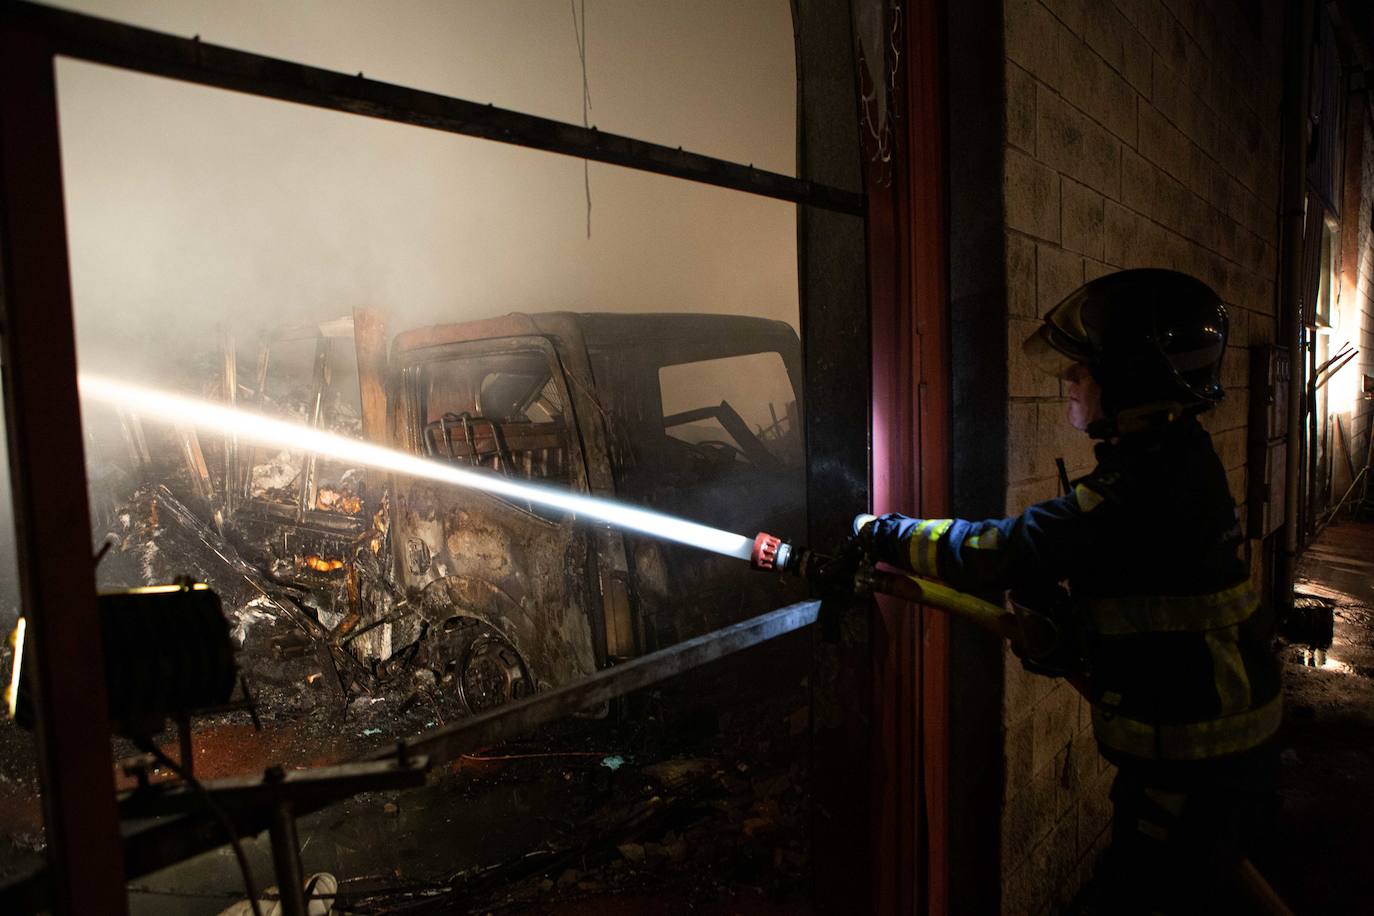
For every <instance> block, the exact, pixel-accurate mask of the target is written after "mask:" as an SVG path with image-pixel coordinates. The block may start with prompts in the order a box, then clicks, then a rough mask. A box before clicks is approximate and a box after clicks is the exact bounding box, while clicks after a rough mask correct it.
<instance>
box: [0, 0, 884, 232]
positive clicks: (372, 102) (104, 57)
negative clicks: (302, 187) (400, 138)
mask: <svg viewBox="0 0 1374 916" xmlns="http://www.w3.org/2000/svg"><path fill="white" fill-rule="evenodd" d="M0 20H2V21H4V22H7V23H13V24H15V25H18V26H21V27H23V28H26V29H29V30H32V31H34V32H37V33H39V34H42V35H43V36H44V37H45V38H46V39H47V40H48V41H50V42H51V43H52V47H53V48H54V50H55V51H56V53H58V54H63V55H66V56H68V57H75V58H79V59H81V60H87V61H91V62H93V63H98V64H107V65H109V66H113V67H122V68H124V69H126V70H135V71H138V72H140V73H148V74H151V75H153V76H164V77H170V78H171V79H178V80H185V81H186V82H188V83H198V84H200V85H203V86H213V87H217V88H220V89H229V90H233V91H236V92H246V93H249V94H251V95H257V96H262V97H264V98H273V99H280V100H282V101H286V102H296V103H299V104H301V105H311V106H314V107H316V108H326V109H330V110H332V111H343V112H349V113H351V114H358V115H364V116H367V117H370V118H379V119H381V120H384V121H396V122H398V123H401V124H413V125H416V126H419V127H428V128H430V129H432V130H441V131H446V132H448V133H454V134H463V135H466V136H469V137H480V138H482V139H485V140H495V141H497V142H500V143H511V144H514V145H516V146H525V147H529V148H531V149H540V150H545V151H547V152H551V153H560V154H563V155H567V156H576V157H577V158H579V159H589V160H592V161H594V162H605V163H608V164H610V165H619V166H624V167H626V168H632V169H639V170H640V171H645V172H654V173H657V174H659V175H667V176H670V177H673V178H683V179H686V180H688V181H696V182H700V183H702V184H710V185H715V186H717V187H722V188H730V189H732V190H736V191H744V192H746V193H749V194H758V195H760V196H763V197H772V198H776V199H778V200H786V201H791V202H793V203H798V204H805V205H808V206H811V207H819V208H821V209H823V210H833V211H836V212H839V213H847V214H850V215H853V216H862V215H863V212H864V206H865V202H864V196H863V195H862V194H860V193H857V192H854V191H846V190H843V189H841V188H837V187H832V186H829V185H825V184H821V183H819V182H815V181H807V180H804V179H799V178H793V177H791V176H789V175H782V174H779V173H777V172H767V171H764V170H763V169H756V168H754V167H753V165H741V164H739V163H736V162H728V161H726V160H723V159H715V158H712V157H710V156H703V155H701V154H699V153H691V152H687V151H685V150H683V149H681V148H680V147H679V148H674V147H671V146H663V145H660V144H657V143H647V142H645V141H643V140H635V139H633V138H631V137H624V136H618V135H616V134H609V133H604V132H602V131H599V130H597V129H596V128H595V127H590V128H588V127H582V126H581V125H580V124H567V123H564V122H562V121H554V120H551V119H549V118H539V117H535V116H533V115H527V114H523V113H521V112H518V111H511V110H509V109H506V108H497V107H496V106H494V105H483V104H480V103H478V102H470V101H467V100H465V99H455V98H451V97H449V96H444V95H439V94H438V93H434V92H424V91H421V90H418V89H411V88H409V87H406V86H397V85H394V84H392V83H383V82H380V81H378V80H372V79H367V78H365V77H364V76H363V74H362V73H361V72H359V73H356V74H353V73H339V72H337V71H334V70H325V69H323V68H320V67H307V66H305V65H304V64H297V63H292V62H291V61H286V60H281V59H278V58H273V57H266V56H264V55H261V54H250V53H248V52H246V51H236V50H234V49H232V48H224V47H219V46H217V45H212V44H210V43H208V42H203V41H201V40H200V38H199V36H197V37H196V38H194V39H186V38H178V37H176V36H174V35H167V34H164V33H161V32H155V31H153V30H151V29H141V28H137V27H135V26H131V25H125V24H123V23H120V22H114V21H111V20H108V19H100V18H98V17H95V16H86V15H83V14H81V13H71V12H68V11H66V10H57V9H52V8H50V7H45V6H41V5H39V4H35V3H25V2H18V0H7V2H5V3H0ZM855 158H856V159H857V157H855Z"/></svg>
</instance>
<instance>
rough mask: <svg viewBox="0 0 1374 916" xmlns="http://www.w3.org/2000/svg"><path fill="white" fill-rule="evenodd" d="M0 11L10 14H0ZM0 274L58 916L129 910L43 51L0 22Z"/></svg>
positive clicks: (53, 95) (17, 505)
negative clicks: (1, 88)
mask: <svg viewBox="0 0 1374 916" xmlns="http://www.w3.org/2000/svg"><path fill="white" fill-rule="evenodd" d="M5 9H7V7H5ZM0 86H2V87H3V88H4V91H3V92H0V274H2V275H3V292H0V300H2V302H0V308H2V309H3V335H0V341H2V343H0V351H2V352H3V358H4V367H3V373H4V389H5V390H4V398H5V422H6V427H7V429H8V431H9V462H10V474H11V486H12V491H13V499H14V516H15V524H16V527H17V529H18V531H17V533H18V538H17V544H18V553H19V573H20V574H19V582H20V586H21V594H22V601H23V608H24V613H25V616H26V618H27V621H28V631H27V632H28V639H27V646H26V651H25V653H24V669H25V671H24V673H25V676H26V677H27V678H28V681H27V685H28V688H29V689H30V690H31V691H32V695H33V697H34V700H35V706H36V712H37V715H36V717H35V718H36V719H37V732H38V759H39V766H40V769H41V776H42V786H43V816H44V817H43V820H44V825H45V827H46V829H47V853H48V862H49V863H50V873H51V874H53V875H54V876H55V880H54V881H53V882H52V887H51V891H52V894H53V896H52V905H53V909H54V911H55V912H57V913H80V914H85V913H102V914H103V913H111V914H118V913H124V912H126V911H127V906H128V902H127V899H126V896H125V892H124V870H123V864H122V862H121V860H120V847H119V827H118V822H117V821H116V818H115V797H114V789H115V786H114V767H113V760H112V756H111V751H110V720H109V712H108V710H109V707H108V704H107V701H106V693H105V660H104V656H103V652H102V649H101V637H100V618H99V616H98V614H97V610H96V601H95V567H94V564H92V562H91V523H90V513H89V508H88V507H87V505H86V484H85V481H86V461H85V457H84V454H83V450H82V435H81V413H80V408H79V404H78V400H77V391H76V344H75V340H74V335H73V324H72V299H71V286H70V282H69V279H68V265H67V234H66V224H65V217H64V209H63V202H62V170H61V164H60V159H59V153H58V146H59V143H58V127H57V90H56V85H55V80H54V74H53V58H52V53H51V49H50V47H48V45H47V44H46V42H45V40H44V38H43V36H42V35H41V34H35V33H34V32H32V31H31V30H27V29H25V28H24V26H23V24H22V23H16V22H14V21H12V20H10V18H9V17H5V18H4V20H2V21H0Z"/></svg>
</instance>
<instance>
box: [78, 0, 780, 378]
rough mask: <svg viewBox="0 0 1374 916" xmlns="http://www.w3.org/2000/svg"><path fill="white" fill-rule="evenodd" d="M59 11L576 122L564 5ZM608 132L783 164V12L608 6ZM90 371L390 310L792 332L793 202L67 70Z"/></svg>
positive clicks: (122, 4)
mask: <svg viewBox="0 0 1374 916" xmlns="http://www.w3.org/2000/svg"><path fill="white" fill-rule="evenodd" d="M66 5H68V6H71V7H74V8H77V9H81V10H82V11H86V12H92V13H95V14H97V15H105V16H110V17H112V18H118V19H122V20H125V21H130V22H134V23H135V24H146V25H150V26H152V27H155V28H160V29H163V30H167V31H172V32H176V33H181V34H199V35H200V36H201V38H202V40H204V41H209V42H215V43H221V44H227V45H230V46H234V47H243V48H247V49H252V50H254V51H259V52H261V53H266V54H272V55H278V56H282V57H286V58H289V59H297V60H301V61H303V62H306V63H311V64H317V65H320V66H326V67H330V68H333V69H338V70H342V71H345V72H358V71H363V72H364V73H366V74H367V75H368V76H370V77H373V78H377V79H382V80H388V81H392V82H396V83H400V84H404V85H411V86H416V87H418V88H423V89H429V90H435V91H440V92H444V93H448V94H453V95H457V96H459V97H462V98H469V99H473V100H475V101H480V102H486V101H490V102H493V103H494V104H497V105H501V106H505V107H510V108H514V109H517V110H522V111H528V112H530V113H534V114H539V115H543V116H548V117H553V118H557V119H559V120H564V121H569V122H577V121H579V120H580V117H581V111H582V109H581V102H582V71H581V62H580V60H579V57H578V51H577V43H576V41H575V36H574V33H573V27H572V22H571V18H570V16H569V13H568V7H567V5H566V4H565V3H561V2H553V0H550V2H546V3H529V2H526V3H507V2H493V3H476V4H471V3H469V4H463V5H462V6H453V5H445V4H406V5H399V6H398V5H393V4H386V5H384V4H376V3H353V4H339V3H313V4H312V3H294V4H277V3H265V2H264V3H250V4H212V3H201V4H165V3H156V2H150V0H103V2H80V3H69V4H66ZM587 18H588V25H587V35H588V49H587V53H588V81H589V83H590V86H591V88H592V92H593V97H594V99H595V102H596V107H595V109H594V110H593V112H592V121H593V123H596V124H597V125H598V126H599V127H600V129H602V130H608V131H614V132H617V133H625V134H629V135H631V136H637V137H642V138H645V139H650V140H654V141H658V142H662V143H667V144H671V145H674V146H677V145H681V146H683V147H684V148H686V149H691V150H695V151H700V152H706V153H709V154H713V155H719V156H722V157H724V158H729V159H733V160H738V161H743V162H753V163H755V164H757V165H759V166H761V167H764V168H770V169H774V170H778V171H783V172H788V173H791V172H792V171H793V168H794V160H795V154H794V122H795V118H794V95H795V81H794V76H793V72H792V71H793V65H792V53H793V52H792V33H791V25H790V13H789V10H788V6H787V3H786V2H785V0H777V2H774V3H750V4H734V3H729V2H716V3H709V4H692V5H688V6H684V7H682V8H674V5H671V4H653V5H649V4H644V5H640V4H629V3H616V4H606V5H605V6H604V8H603V7H602V6H601V5H596V4H593V5H591V6H590V8H589V9H588V10H587ZM58 82H59V104H60V110H61V119H62V147H63V169H64V176H65V180H66V192H67V207H68V229H69V235H70V239H71V256H72V282H73V289H74V293H75V299H76V309H77V325H78V333H79V338H80V344H81V361H82V364H83V366H84V367H88V368H99V369H102V370H104V369H112V368H121V369H123V370H124V371H128V370H129V369H130V368H131V365H130V364H131V361H133V362H135V363H136V364H137V367H138V368H139V369H141V370H144V371H143V372H140V373H139V374H145V373H146V372H148V371H151V372H154V373H155V372H157V371H158V370H159V369H160V368H162V367H164V366H166V365H167V364H168V363H169V362H170V363H175V362H177V361H179V360H184V359H186V358H188V356H189V355H190V354H192V353H194V352H196V351H199V350H203V349H205V347H204V343H205V342H206V340H207V338H208V337H209V335H211V334H212V333H213V332H214V330H215V328H216V326H218V325H220V324H231V325H232V326H233V327H234V328H235V330H236V331H238V332H239V333H240V334H251V333H254V332H256V331H257V330H260V329H262V328H265V327H269V326H273V325H276V324H280V323H297V324H308V323H312V322H316V321H320V320H326V319H329V318H333V317H336V316H338V315H343V314H348V313H349V312H350V310H351V309H352V308H353V307H354V306H359V305H366V306H371V307H377V308H381V309H382V310H384V311H386V312H387V313H388V314H389V317H390V319H391V325H392V328H393V330H400V329H403V328H405V327H412V326H417V325H422V324H431V323H437V322H447V321H461V320H467V319H471V318H478V317H485V316H488V315H493V314H501V313H504V312H509V311H526V312H537V311H548V310H556V309H572V310H585V311H694V312H698V311H699V312H723V313H743V314H756V315H764V316H767V317H774V318H780V319H782V320H787V321H792V322H794V323H795V321H796V314H797V299H796V257H795V242H794V237H795V210H794V208H793V207H792V206H791V205H790V204H785V203H781V202H777V201H771V200H765V199H762V198H757V197H752V196H750V195H746V194H741V193H738V192H732V191H726V190H721V189H716V188H709V187H705V186H701V185H696V184H692V183H689V182H684V181H679V180H675V179H669V178H663V177H660V176H653V175H648V174H645V173H637V172H634V171H632V170H625V169H619V168H615V167H611V166H602V165H599V164H595V163H593V164H592V165H591V170H590V172H591V174H590V178H591V193H592V198H593V203H594V208H595V219H594V221H593V232H592V237H591V238H590V239H587V238H586V197H585V192H584V186H583V176H582V170H583V163H582V162H581V161H580V160H577V159H572V158H568V157H563V156H557V155H553V154H549V153H542V152H536V151H531V150H525V149H521V148H519V147H513V146H509V145H504V144H496V143H491V142H488V141H482V140H475V139H469V138H466V137H459V136H455V135H450V134H443V133H439V132H434V131H427V130H424V129H420V128H415V127H410V126H405V125H396V124H389V123H385V122H381V121H376V120H372V119H367V118H362V117H357V116H351V115H345V114H338V113H334V112H326V111H320V110H315V109H310V108H306V107H303V106H297V105H291V104H288V103H283V102H276V101H270V100H262V99H257V98H253V97H250V96H247V95H242V94H237V93H231V92H225V91H220V90H212V89H205V88H201V87H196V86H191V85H189V84H184V83H178V82H175V81H171V80H164V79H159V78H154V77H147V76H142V75H138V74H132V73H127V72H122V71H118V70H114V69H111V68H108V67H103V66H97V65H91V64H84V63H80V62H74V61H62V62H60V64H59V67H58Z"/></svg>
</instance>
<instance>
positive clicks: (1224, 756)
mask: <svg viewBox="0 0 1374 916" xmlns="http://www.w3.org/2000/svg"><path fill="white" fill-rule="evenodd" d="M1226 335H1227V314H1226V309H1225V307H1224V306H1223V304H1222V303H1221V300H1220V299H1219V297H1218V296H1217V294H1216V293H1215V292H1213V290H1212V289H1211V288H1209V287H1208V286H1207V285H1206V284H1204V283H1202V282H1200V281H1199V280H1196V279H1194V278H1192V277H1189V276H1187V275H1185V274H1181V273H1177V272H1174V271H1168V270H1127V271H1121V272H1119V273H1115V274H1111V275H1109V276H1105V277H1101V278H1099V279H1096V280H1093V281H1092V282H1090V283H1087V284H1085V285H1084V286H1083V287H1081V288H1080V289H1078V290H1076V291H1075V292H1073V293H1072V294H1070V295H1069V296H1068V297H1067V298H1066V299H1064V301H1063V302H1061V303H1060V304H1059V305H1057V306H1056V307H1055V308H1054V309H1052V310H1051V311H1050V312H1049V314H1048V315H1046V316H1045V320H1044V323H1043V325H1042V326H1041V327H1040V328H1039V329H1038V330H1037V331H1036V333H1035V334H1033V335H1032V336H1031V337H1030V338H1029V339H1028V340H1027V341H1026V343H1025V346H1024V350H1025V352H1026V353H1027V354H1028V355H1029V356H1030V357H1031V358H1032V359H1033V360H1034V361H1035V363H1036V364H1037V365H1038V366H1039V367H1041V368H1045V369H1047V370H1049V371H1052V372H1053V373H1054V374H1056V375H1058V376H1059V377H1060V378H1061V379H1063V381H1064V382H1065V383H1066V385H1067V393H1068V398H1069V402H1068V421H1069V423H1071V424H1072V425H1073V426H1074V427H1075V428H1077V429H1079V430H1082V431H1084V432H1085V433H1087V435H1089V436H1090V437H1092V438H1093V439H1096V440H1099V441H1098V443H1097V445H1096V447H1095V451H1096V456H1097V466H1096V468H1095V469H1094V470H1093V471H1092V473H1090V474H1088V475H1087V476H1086V477H1084V478H1082V479H1080V480H1077V481H1074V482H1072V484H1071V486H1070V490H1069V492H1068V493H1067V494H1066V495H1063V496H1060V497H1058V498H1056V499H1050V500H1046V501H1045V502H1041V503H1037V504H1035V505H1033V506H1031V507H1030V508H1028V509H1026V510H1025V511H1024V512H1022V513H1021V514H1020V515H1018V516H1014V517H1011V518H1004V519H992V520H987V521H966V520H962V519H916V518H908V517H905V516H901V515H895V514H893V515H884V516H881V517H879V518H876V519H874V518H873V517H872V516H860V517H859V518H858V519H856V520H855V523H856V529H857V530H856V534H857V535H858V537H859V538H860V539H861V540H863V541H865V542H866V543H867V544H868V546H869V549H870V550H871V551H872V552H873V554H874V555H875V556H876V557H877V558H878V559H880V560H882V561H884V562H887V563H890V564H892V565H895V566H899V567H902V568H905V569H909V570H911V571H913V572H915V573H916V574H918V575H924V576H932V577H937V578H940V579H943V580H945V581H947V582H949V583H950V584H952V585H954V586H955V587H957V588H960V589H962V590H965V591H987V590H989V589H1011V590H1012V594H1011V599H1012V603H1013V606H1014V607H1016V609H1017V613H1018V616H1019V617H1022V618H1023V619H1024V620H1026V621H1028V622H1032V621H1033V622H1034V623H1035V626H1024V627H1022V632H1023V633H1026V634H1030V633H1032V632H1034V633H1036V634H1038V636H1037V638H1036V639H1034V640H1031V639H1025V640H1021V641H1020V644H1019V645H1015V646H1014V648H1016V649H1017V651H1018V653H1019V654H1020V655H1021V656H1022V659H1023V662H1024V663H1025V664H1026V666H1027V667H1028V668H1030V669H1031V670H1034V671H1037V672H1040V673H1045V674H1052V675H1056V674H1057V675H1065V676H1069V677H1071V678H1073V679H1074V681H1075V683H1076V685H1078V686H1079V687H1080V688H1081V689H1082V690H1083V692H1084V693H1085V695H1086V696H1087V698H1088V700H1089V701H1090V702H1091V705H1092V722H1093V732H1094V736H1095V738H1096V740H1097V744H1098V747H1099V749H1100V750H1101V752H1102V754H1103V755H1104V756H1105V757H1106V758H1107V759H1108V760H1109V761H1110V762H1112V763H1114V764H1116V766H1117V767H1118V768H1119V769H1118V775H1117V777H1116V780H1115V782H1114V784H1113V787H1112V801H1113V805H1114V820H1113V827H1112V837H1111V845H1110V848H1109V850H1108V853H1107V855H1106V857H1105V858H1104V861H1103V866H1102V867H1103V872H1104V873H1105V874H1104V875H1103V877H1104V880H1102V881H1101V882H1099V886H1100V887H1101V888H1102V889H1103V891H1104V893H1106V894H1107V899H1106V900H1104V901H1103V902H1102V904H1101V907H1100V911H1101V912H1109V913H1118V912H1165V913H1169V912H1193V911H1195V910H1206V909H1209V908H1210V909H1212V910H1214V911H1216V912H1233V911H1234V910H1233V909H1229V908H1227V906H1226V904H1225V902H1224V901H1226V900H1234V894H1235V892H1236V891H1237V889H1238V887H1237V881H1241V887H1244V888H1248V889H1249V890H1251V891H1253V890H1254V882H1255V880H1256V879H1257V873H1255V872H1254V870H1253V867H1252V866H1250V865H1249V863H1248V860H1246V859H1245V849H1244V845H1243V843H1242V841H1243V840H1245V839H1246V838H1247V837H1249V836H1251V835H1252V834H1254V833H1255V832H1257V830H1258V828H1259V826H1260V825H1261V823H1262V822H1264V821H1266V820H1267V819H1268V818H1269V817H1271V816H1272V813H1273V806H1274V802H1273V799H1274V798H1275V797H1276V794H1275V790H1276V783H1277V770H1278V765H1277V764H1278V762H1277V755H1276V752H1275V748H1274V741H1273V736H1274V734H1275V732H1276V731H1277V729H1278V726H1279V719H1280V696H1279V674H1278V664H1277V660H1276V659H1275V658H1274V656H1273V653H1272V651H1271V642H1270V634H1269V625H1268V623H1267V622H1266V621H1267V615H1263V614H1261V613H1260V611H1259V604H1260V602H1259V598H1258V595H1257V594H1256V593H1255V591H1254V590H1253V589H1252V588H1251V585H1250V582H1249V575H1248V569H1247V565H1246V563H1245V562H1244V561H1243V560H1242V559H1241V558H1240V556H1239V548H1240V546H1241V541H1242V535H1241V531H1240V526H1239V522H1238V518H1237V512H1236V506H1235V503H1234V501H1233V500H1232V498H1231V493H1230V488H1229V487H1228V485H1227V480H1226V473H1225V471H1224V469H1223V467H1222V464H1221V461H1220V459H1219V458H1218V457H1217V454H1216V452H1215V451H1214V449H1213V447H1212V442H1211V439H1210V437H1209V436H1208V434H1207V433H1206V431H1205V430H1204V429H1203V428H1202V426H1201V425H1200V424H1199V422H1198V415H1199V414H1201V413H1203V412H1204V411H1206V410H1208V409H1210V408H1211V407H1213V406H1214V405H1215V404H1217V403H1218V402H1219V401H1220V400H1221V399H1222V395H1223V390H1222V384H1221V377H1220V369H1221V361H1222V353H1223V350H1224V349H1225V346H1226ZM1046 633H1049V634H1052V638H1050V639H1046V638H1045V634H1046ZM1245 876H1248V881H1247V879H1246V877H1245ZM1260 883H1261V884H1262V879H1261V880H1260ZM1271 893H1272V892H1271Z"/></svg>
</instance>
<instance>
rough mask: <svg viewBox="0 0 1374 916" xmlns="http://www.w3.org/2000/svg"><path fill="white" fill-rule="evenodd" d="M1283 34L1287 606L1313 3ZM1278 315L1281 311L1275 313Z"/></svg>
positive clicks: (1293, 540)
mask: <svg viewBox="0 0 1374 916" xmlns="http://www.w3.org/2000/svg"><path fill="white" fill-rule="evenodd" d="M1289 10H1290V21H1289V22H1288V23H1287V25H1288V28H1287V34H1288V35H1289V36H1291V38H1290V41H1291V44H1290V45H1289V47H1288V49H1287V54H1286V55H1285V57H1286V63H1287V66H1286V71H1287V72H1286V74H1285V78H1284V89H1285V96H1286V99H1285V103H1286V104H1285V114H1286V118H1285V121H1284V138H1283V151H1284V152H1283V155H1284V162H1283V168H1284V192H1283V207H1284V209H1283V244H1284V252H1283V279H1284V282H1283V283H1282V284H1281V286H1280V289H1281V290H1282V291H1283V292H1282V293H1281V295H1283V296H1285V297H1286V298H1287V300H1288V305H1289V310H1288V311H1289V314H1288V328H1287V333H1286V334H1285V335H1284V336H1285V337H1286V338H1287V340H1288V429H1287V436H1288V444H1287V446H1286V451H1287V456H1286V459H1285V461H1284V487H1283V554H1282V566H1281V569H1280V572H1279V578H1278V587H1279V588H1280V589H1281V590H1282V594H1281V595H1275V600H1276V601H1281V602H1282V603H1284V604H1287V603H1288V602H1290V601H1291V600H1292V593H1293V580H1294V577H1295V575H1296V572H1297V563H1298V489H1299V483H1300V480H1301V477H1300V476H1299V475H1300V474H1301V472H1302V468H1301V465H1300V462H1299V457H1298V439H1299V436H1301V434H1302V433H1301V429H1300V427H1301V426H1302V398H1303V379H1302V369H1301V365H1302V363H1301V360H1302V337H1303V325H1302V299H1303V289H1302V249H1303V238H1302V234H1303V225H1304V223H1305V216H1306V214H1305V212H1304V208H1303V198H1304V195H1305V189H1306V186H1307V157H1306V155H1305V153H1306V148H1307V143H1306V137H1307V107H1308V102H1309V95H1310V93H1309V90H1308V77H1309V73H1308V70H1309V68H1308V59H1309V57H1310V55H1311V49H1312V23H1313V18H1314V17H1313V0H1302V2H1300V3H1294V4H1291V5H1290V7H1289ZM1280 313H1281V314H1282V310H1280Z"/></svg>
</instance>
